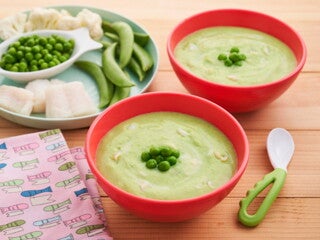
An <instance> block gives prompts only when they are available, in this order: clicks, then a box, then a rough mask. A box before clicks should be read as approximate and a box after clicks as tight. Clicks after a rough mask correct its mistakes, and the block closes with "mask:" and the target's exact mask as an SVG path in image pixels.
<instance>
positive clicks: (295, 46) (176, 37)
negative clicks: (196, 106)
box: [167, 9, 306, 112]
mask: <svg viewBox="0 0 320 240" xmlns="http://www.w3.org/2000/svg"><path fill="white" fill-rule="evenodd" d="M214 26H237V27H245V28H251V29H255V30H259V31H262V32H264V33H267V34H269V35H272V36H274V37H276V38H278V39H279V40H281V41H282V42H284V43H285V44H287V45H288V46H289V48H291V50H292V51H293V53H294V55H295V57H296V59H297V66H296V68H295V69H294V70H293V71H292V72H291V73H290V74H288V75H287V76H285V77H283V78H281V79H279V80H276V81H274V82H270V83H267V84H260V85H255V86H230V85H224V84H219V83H214V82H209V81H207V80H205V79H202V78H200V77H197V76H195V75H194V74H193V73H191V72H190V71H188V70H186V69H185V68H184V67H183V66H182V65H181V64H180V63H179V62H178V61H177V60H176V58H175V56H174V49H175V47H176V45H177V44H178V43H179V42H180V41H181V40H182V39H183V38H184V37H185V36H187V35H189V34H191V33H193V32H194V31H197V30H200V29H202V28H207V27H214ZM167 53H168V56H169V60H170V63H171V65H172V67H173V70H174V71H175V73H176V75H177V76H178V78H179V79H180V81H181V83H182V84H183V85H184V86H185V88H186V89H187V90H188V91H189V92H190V93H192V94H195V95H198V96H201V97H204V98H207V99H209V100H211V101H213V102H215V103H217V104H219V105H220V106H222V107H224V108H225V109H226V110H228V111H230V112H248V111H253V110H257V109H259V108H261V107H264V106H265V105H267V104H269V103H270V102H272V101H274V100H275V99H276V98H278V97H279V96H280V95H281V94H283V93H284V92H285V91H286V90H287V89H288V88H289V86H290V85H291V84H292V83H293V82H294V80H295V79H296V78H297V76H298V74H299V73H300V72H301V70H302V68H303V66H304V64H305V61H306V46H305V43H304V41H303V39H302V38H301V36H300V35H299V34H298V33H297V32H296V31H295V30H294V29H292V28H291V27H290V26H288V25H287V24H286V23H284V22H282V21H280V20H278V19H276V18H274V17H271V16H268V15H265V14H263V13H259V12H254V11H248V10H240V9H220V10H211V11H206V12H202V13H199V14H196V15H193V16H191V17H189V18H187V19H185V20H184V21H182V22H181V23H179V24H178V25H177V26H176V27H175V28H174V29H173V31H172V32H171V34H170V35H169V38H168V42H167Z"/></svg>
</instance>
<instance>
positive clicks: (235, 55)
mask: <svg viewBox="0 0 320 240" xmlns="http://www.w3.org/2000/svg"><path fill="white" fill-rule="evenodd" d="M229 52H230V54H229V55H227V54H224V53H221V54H219V56H218V60H219V61H223V62H224V65H225V66H227V67H231V66H233V65H234V66H239V67H240V66H242V62H243V61H244V60H246V59H247V56H246V55H245V54H242V53H240V49H239V48H238V47H232V48H231V49H230V51H229Z"/></svg>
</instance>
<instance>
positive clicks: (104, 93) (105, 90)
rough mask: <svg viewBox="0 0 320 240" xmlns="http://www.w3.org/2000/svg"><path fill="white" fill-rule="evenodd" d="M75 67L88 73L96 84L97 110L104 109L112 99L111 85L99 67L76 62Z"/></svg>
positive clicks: (88, 63) (91, 63)
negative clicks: (97, 94) (97, 90)
mask: <svg viewBox="0 0 320 240" xmlns="http://www.w3.org/2000/svg"><path fill="white" fill-rule="evenodd" d="M74 64H75V66H77V67H78V68H80V69H81V70H83V71H85V72H86V73H88V74H89V75H90V76H91V77H92V78H93V79H94V80H95V81H96V83H97V85H98V89H99V108H104V107H106V106H107V105H108V104H109V102H110V101H111V98H112V93H113V88H114V87H113V84H112V83H111V82H110V81H109V80H108V79H107V78H106V77H105V75H104V73H103V71H102V69H101V67H100V66H99V65H98V64H96V63H94V62H89V61H77V62H75V63H74Z"/></svg>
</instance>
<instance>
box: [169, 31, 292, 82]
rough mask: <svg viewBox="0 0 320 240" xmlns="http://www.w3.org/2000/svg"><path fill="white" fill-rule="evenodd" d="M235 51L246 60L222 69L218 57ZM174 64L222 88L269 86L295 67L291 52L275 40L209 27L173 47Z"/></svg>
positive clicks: (223, 66)
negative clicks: (232, 86)
mask: <svg viewBox="0 0 320 240" xmlns="http://www.w3.org/2000/svg"><path fill="white" fill-rule="evenodd" d="M233 47H237V48H238V49H239V50H240V52H241V53H242V54H244V55H245V56H246V60H245V61H243V62H242V64H241V66H236V65H232V66H229V67H228V66H225V65H224V63H223V62H222V61H219V60H218V56H219V54H226V55H228V54H229V51H230V49H231V48H233ZM174 54H175V56H176V58H177V60H178V61H179V62H180V63H181V64H182V65H183V66H184V67H185V68H186V69H187V70H189V71H190V72H192V73H193V74H195V75H197V76H198V77H201V78H203V79H206V80H208V81H212V82H217V83H221V84H226V85H237V86H248V85H258V84H264V83H269V82H272V81H275V80H278V79H280V78H282V77H284V76H286V75H288V74H289V73H290V72H291V71H292V70H293V69H294V68H295V67H296V64H297V61H296V58H295V56H294V53H293V52H292V51H291V49H290V48H289V47H288V46H287V45H286V44H284V43H283V42H282V41H280V40H278V39H277V38H275V37H273V36H271V35H268V34H266V33H263V32H261V31H257V30H253V29H249V28H242V27H210V28H204V29H202V30H199V31H196V32H194V33H191V34H189V35H188V36H186V37H185V38H184V39H182V40H181V41H180V42H179V43H178V44H177V46H176V48H175V51H174Z"/></svg>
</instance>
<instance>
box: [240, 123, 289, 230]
mask: <svg viewBox="0 0 320 240" xmlns="http://www.w3.org/2000/svg"><path fill="white" fill-rule="evenodd" d="M267 151H268V155H269V159H270V162H271V164H272V166H273V168H274V170H273V171H272V172H271V173H269V174H267V175H265V176H264V178H263V179H262V180H261V181H259V182H257V183H256V185H255V186H254V188H253V189H251V190H249V191H248V192H247V196H246V197H245V198H243V199H242V200H241V201H240V210H239V213H238V219H239V221H240V222H241V223H242V224H244V225H246V226H249V227H254V226H257V225H258V224H259V223H260V222H261V221H262V220H263V218H264V217H265V215H266V213H267V212H268V210H269V208H270V207H271V204H272V203H273V202H274V200H275V199H276V198H277V196H278V194H279V192H280V190H281V188H282V186H283V184H284V181H285V179H286V176H287V166H288V164H289V162H290V160H291V158H292V155H293V152H294V142H293V139H292V137H291V135H290V133H289V132H288V131H286V130H285V129H283V128H275V129H273V130H272V131H271V132H270V133H269V135H268V139H267ZM270 184H273V185H272V187H271V189H270V190H269V192H268V194H267V195H266V197H265V199H264V200H263V202H262V204H261V205H260V207H259V208H258V210H257V211H256V213H255V214H252V215H251V214H249V213H248V212H247V208H248V206H249V205H250V204H251V202H252V201H253V200H254V199H255V198H256V197H257V196H258V195H259V193H261V192H262V191H263V190H264V189H265V188H266V187H268V186H269V185H270Z"/></svg>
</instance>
